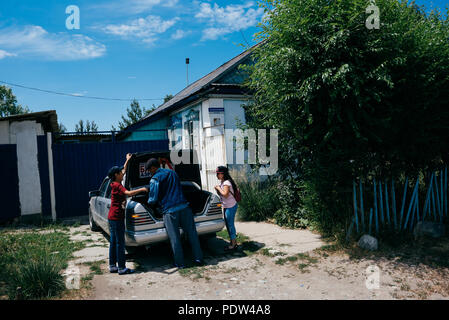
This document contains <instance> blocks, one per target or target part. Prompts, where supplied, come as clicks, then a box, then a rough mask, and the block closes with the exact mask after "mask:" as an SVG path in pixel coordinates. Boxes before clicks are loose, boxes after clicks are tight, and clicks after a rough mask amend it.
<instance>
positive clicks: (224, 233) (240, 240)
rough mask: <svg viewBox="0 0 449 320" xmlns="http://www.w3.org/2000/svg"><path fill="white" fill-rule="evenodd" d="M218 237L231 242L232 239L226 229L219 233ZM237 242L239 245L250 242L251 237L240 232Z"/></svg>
mask: <svg viewBox="0 0 449 320" xmlns="http://www.w3.org/2000/svg"><path fill="white" fill-rule="evenodd" d="M217 236H219V237H220V238H223V239H225V240H228V241H231V239H230V238H229V234H228V232H227V231H226V229H225V230H221V231H219V232H217ZM236 240H237V243H244V242H246V241H249V237H248V236H246V235H244V234H243V233H240V232H238V233H237V238H236Z"/></svg>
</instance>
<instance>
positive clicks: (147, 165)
mask: <svg viewBox="0 0 449 320" xmlns="http://www.w3.org/2000/svg"><path fill="white" fill-rule="evenodd" d="M160 166H161V165H160V163H159V160H157V159H155V158H151V159H150V160H148V161H147V163H145V170H149V169H150V168H151V167H155V168H159V167H160Z"/></svg>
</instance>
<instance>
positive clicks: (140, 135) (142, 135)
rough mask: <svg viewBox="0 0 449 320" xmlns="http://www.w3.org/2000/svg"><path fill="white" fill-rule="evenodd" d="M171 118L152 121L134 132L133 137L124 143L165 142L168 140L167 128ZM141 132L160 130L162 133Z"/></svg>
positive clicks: (129, 137)
mask: <svg viewBox="0 0 449 320" xmlns="http://www.w3.org/2000/svg"><path fill="white" fill-rule="evenodd" d="M168 125H169V117H168V116H167V117H163V118H161V119H158V120H155V121H152V122H150V123H147V124H145V125H143V126H142V127H140V128H138V129H136V131H133V132H132V133H131V135H129V136H128V137H127V138H125V139H123V141H143V140H165V139H167V127H168ZM140 130H160V131H140Z"/></svg>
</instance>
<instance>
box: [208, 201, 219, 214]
mask: <svg viewBox="0 0 449 320" xmlns="http://www.w3.org/2000/svg"><path fill="white" fill-rule="evenodd" d="M222 213H223V212H222V211H221V203H219V202H212V203H211V204H210V206H209V209H207V212H206V216H212V215H218V214H222Z"/></svg>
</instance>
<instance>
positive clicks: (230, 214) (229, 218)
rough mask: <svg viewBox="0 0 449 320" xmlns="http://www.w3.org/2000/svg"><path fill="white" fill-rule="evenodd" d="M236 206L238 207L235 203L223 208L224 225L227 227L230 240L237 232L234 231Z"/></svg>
mask: <svg viewBox="0 0 449 320" xmlns="http://www.w3.org/2000/svg"><path fill="white" fill-rule="evenodd" d="M237 208H238V204H237V203H236V204H235V206H233V207H232V208H224V213H225V219H226V226H227V227H228V233H229V238H230V239H231V240H234V239H235V238H237V232H236V231H235V224H234V220H235V214H236V212H237Z"/></svg>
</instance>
